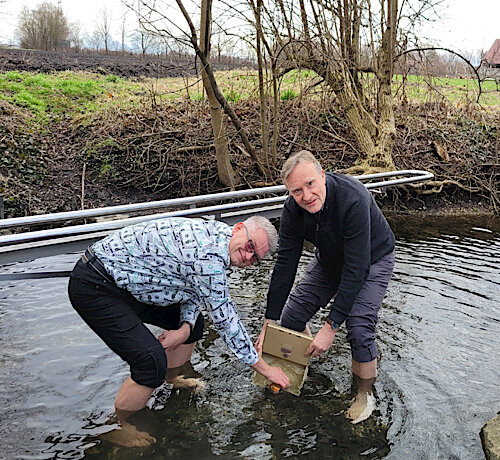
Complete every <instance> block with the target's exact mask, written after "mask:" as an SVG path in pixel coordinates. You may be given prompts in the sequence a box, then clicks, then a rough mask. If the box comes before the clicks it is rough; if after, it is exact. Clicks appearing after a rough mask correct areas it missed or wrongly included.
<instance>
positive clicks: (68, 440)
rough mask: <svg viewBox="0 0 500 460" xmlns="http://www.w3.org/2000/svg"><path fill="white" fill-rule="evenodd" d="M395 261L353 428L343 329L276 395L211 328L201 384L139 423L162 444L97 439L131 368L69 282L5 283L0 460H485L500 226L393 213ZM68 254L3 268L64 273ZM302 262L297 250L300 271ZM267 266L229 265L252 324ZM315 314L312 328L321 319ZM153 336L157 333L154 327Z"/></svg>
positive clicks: (198, 357)
mask: <svg viewBox="0 0 500 460" xmlns="http://www.w3.org/2000/svg"><path fill="white" fill-rule="evenodd" d="M391 224H392V226H393V228H394V229H395V233H396V237H397V258H396V268H395V274H394V277H393V280H392V281H391V284H390V286H389V290H388V292H387V296H386V299H385V301H384V308H383V311H382V312H381V319H380V323H379V329H378V344H379V351H380V356H381V357H380V365H379V378H378V380H377V383H376V391H377V397H378V400H379V405H378V410H377V412H376V415H375V417H372V418H371V419H370V420H368V421H366V422H363V423H361V424H359V425H356V426H353V425H351V424H349V423H348V422H347V421H346V420H345V417H344V411H345V410H346V409H347V407H348V406H349V401H350V397H351V395H350V352H349V348H348V346H347V345H346V343H345V340H344V338H345V333H343V332H342V331H341V332H340V333H339V335H338V338H337V339H336V341H335V343H334V346H333V347H332V349H331V350H330V352H329V353H328V354H327V356H325V357H323V358H321V359H316V360H314V361H313V362H312V365H311V367H310V372H309V376H308V379H307V381H306V384H305V386H304V389H303V391H302V394H301V396H300V397H298V398H297V397H295V396H292V395H289V394H280V395H272V394H271V393H270V392H269V391H268V390H263V389H261V388H255V387H253V386H252V384H251V375H252V372H251V370H250V369H249V368H246V367H244V366H243V365H241V364H240V363H239V362H238V361H237V360H236V359H235V358H234V356H232V355H231V354H230V352H229V351H228V349H227V348H226V347H225V345H224V344H223V343H222V340H221V339H220V338H219V337H218V336H217V335H216V334H215V333H214V332H213V330H212V329H211V328H208V329H207V330H206V331H205V335H204V338H203V340H202V341H201V342H200V343H199V345H198V347H197V349H196V351H195V353H194V355H193V360H192V367H189V368H187V369H186V373H188V374H191V375H200V376H201V377H202V378H203V379H204V380H205V381H206V383H207V389H206V390H205V391H204V392H203V393H201V394H198V395H191V394H189V393H187V392H185V391H180V392H174V393H172V394H170V392H169V391H168V389H164V390H163V391H160V392H159V393H158V394H157V396H156V398H155V399H154V400H152V401H150V404H149V406H150V407H149V408H148V409H145V410H143V411H141V412H139V413H138V414H136V415H135V416H134V419H133V421H134V423H136V424H137V426H138V427H139V428H140V429H142V430H145V431H148V432H150V433H151V434H153V435H154V436H155V437H156V438H157V440H158V442H157V443H156V444H155V445H153V446H151V447H148V448H141V449H126V448H118V447H115V446H112V445H109V444H107V443H105V442H101V441H100V440H99V438H98V435H99V434H100V433H103V432H106V431H108V430H110V429H112V428H113V427H114V425H113V424H112V421H111V420H110V417H109V416H110V414H111V413H112V412H113V401H114V396H115V394H116V392H117V390H118V389H119V387H120V385H121V383H122V381H123V380H124V379H125V378H126V377H127V375H128V368H127V366H126V365H125V364H124V363H123V362H121V361H120V359H119V358H118V357H116V356H115V355H114V354H113V353H112V352H111V351H109V350H108V349H107V348H106V347H105V346H104V344H103V343H101V342H100V340H99V339H98V337H97V336H95V335H94V334H93V333H92V331H91V330H90V329H89V328H88V327H87V326H86V325H85V324H84V323H83V321H82V320H81V319H80V318H79V317H78V315H77V314H76V313H75V312H74V311H73V310H72V308H71V305H70V304H69V301H68V299H67V294H66V285H67V279H64V278H59V279H50V280H47V279H43V280H23V281H11V282H7V281H4V282H0V340H1V347H0V366H1V370H2V372H1V373H0V403H1V406H2V411H1V412H0V430H1V433H0V434H1V438H0V458H6V459H14V458H30V459H31V458H32V459H35V458H36V459H49V458H89V459H93V458H110V459H135V458H139V457H143V458H148V459H161V458H236V457H242V458H249V459H252V458H255V459H274V458H293V457H297V456H299V455H300V456H306V457H307V456H309V457H310V458H326V457H328V458H353V459H354V458H382V457H386V458H394V459H401V458H409V459H425V458H433V459H434V458H443V459H449V458H457V459H458V458H460V459H462V458H468V459H469V458H473V459H474V458H484V456H483V453H482V449H481V443H480V440H479V431H480V429H481V427H482V425H483V424H484V423H485V422H486V421H487V420H488V419H490V418H492V417H493V416H494V415H495V414H496V413H497V412H498V410H500V391H499V389H498V388H499V387H498V383H499V381H500V372H499V361H500V314H499V311H500V307H499V300H498V299H499V293H500V262H499V254H500V221H499V220H498V219H489V220H488V219H482V220H473V219H471V218H468V219H453V220H452V219H443V218H440V219H437V218H435V219H430V218H428V219H424V220H416V219H412V220H404V219H401V218H399V219H397V220H393V221H392V222H391ZM76 257H77V256H76V255H75V254H67V255H64V256H58V257H52V258H45V259H39V260H37V261H32V262H28V263H20V264H12V265H8V266H5V267H2V270H3V271H4V272H11V273H14V272H26V271H30V270H39V271H43V270H47V269H56V270H65V269H68V268H69V267H70V266H71V265H72V264H73V262H74V261H75V259H76ZM311 257H312V253H311V252H306V253H305V254H304V256H303V259H302V262H301V267H300V270H301V271H303V270H304V268H305V264H306V263H307V261H308V260H309V259H310V258H311ZM271 270H272V262H270V261H269V262H265V263H263V264H262V265H260V266H259V267H253V268H250V269H247V270H244V271H243V270H240V271H234V272H232V273H231V275H230V279H231V293H232V295H233V298H234V300H235V303H236V304H237V306H238V309H239V311H240V313H241V316H242V317H243V320H244V321H245V323H246V324H247V326H248V329H249V332H250V333H251V334H252V335H254V336H256V335H257V333H258V332H259V331H260V326H261V321H262V314H263V308H264V305H265V297H266V290H267V283H268V281H269V276H270V272H271ZM319 316H320V318H318V319H317V320H315V321H314V322H313V323H312V329H313V330H317V329H318V327H319V326H320V323H321V318H322V317H323V316H324V315H319ZM153 331H154V332H157V331H158V329H153Z"/></svg>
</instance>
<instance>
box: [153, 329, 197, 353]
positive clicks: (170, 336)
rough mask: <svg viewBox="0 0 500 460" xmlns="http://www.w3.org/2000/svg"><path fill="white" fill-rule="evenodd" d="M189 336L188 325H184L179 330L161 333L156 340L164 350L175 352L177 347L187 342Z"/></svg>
mask: <svg viewBox="0 0 500 460" xmlns="http://www.w3.org/2000/svg"><path fill="white" fill-rule="evenodd" d="M190 334H191V329H190V327H189V324H187V323H184V324H183V325H182V326H181V327H180V328H179V329H174V330H172V331H163V332H162V333H161V334H160V335H159V336H158V340H159V341H160V343H161V344H162V346H163V348H164V349H165V350H175V349H176V348H177V347H178V346H179V345H182V344H183V343H184V342H185V341H186V340H187V338H188V337H189V335H190Z"/></svg>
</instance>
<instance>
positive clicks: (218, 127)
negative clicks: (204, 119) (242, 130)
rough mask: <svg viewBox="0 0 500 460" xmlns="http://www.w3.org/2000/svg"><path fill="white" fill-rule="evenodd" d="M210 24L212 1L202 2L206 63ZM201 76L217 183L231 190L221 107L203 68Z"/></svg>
mask: <svg viewBox="0 0 500 460" xmlns="http://www.w3.org/2000/svg"><path fill="white" fill-rule="evenodd" d="M211 23H212V1H211V0H202V2H201V22H200V50H201V52H202V53H204V54H205V56H206V59H207V61H209V60H210V26H211ZM201 76H202V79H203V87H204V88H205V91H206V92H207V98H208V103H209V105H210V119H211V121H212V131H213V133H214V144H215V154H216V156H217V172H218V175H219V181H220V182H221V183H222V184H224V185H225V186H227V187H230V188H232V189H233V188H234V187H235V186H236V185H237V182H238V181H237V178H236V174H235V173H234V170H233V167H232V166H231V162H230V160H229V148H228V144H229V143H228V140H227V136H226V127H225V125H224V120H223V118H222V114H223V111H222V107H221V105H220V104H219V101H218V100H217V98H216V97H215V93H214V90H213V88H212V85H211V83H210V80H209V77H208V74H207V72H206V69H205V67H203V68H202V70H201Z"/></svg>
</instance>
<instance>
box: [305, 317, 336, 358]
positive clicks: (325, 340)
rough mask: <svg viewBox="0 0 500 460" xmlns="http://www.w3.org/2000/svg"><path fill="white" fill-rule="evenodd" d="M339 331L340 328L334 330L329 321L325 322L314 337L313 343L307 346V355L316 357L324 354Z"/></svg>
mask: <svg viewBox="0 0 500 460" xmlns="http://www.w3.org/2000/svg"><path fill="white" fill-rule="evenodd" d="M337 331H338V329H336V330H334V329H332V327H331V326H330V325H329V324H328V323H325V325H324V326H323V327H322V328H321V329H320V330H319V331H318V333H317V334H316V336H315V337H314V340H313V341H312V343H311V345H309V347H308V348H307V350H306V353H305V355H306V356H308V355H311V356H314V357H316V356H319V355H321V354H323V353H324V352H325V351H327V350H328V349H329V348H330V347H331V346H332V343H333V340H334V339H335V334H336V333H337Z"/></svg>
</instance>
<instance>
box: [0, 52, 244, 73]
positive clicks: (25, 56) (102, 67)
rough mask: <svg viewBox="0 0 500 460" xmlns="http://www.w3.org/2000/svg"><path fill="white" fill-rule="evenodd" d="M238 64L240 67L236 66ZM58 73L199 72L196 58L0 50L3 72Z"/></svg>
mask: <svg viewBox="0 0 500 460" xmlns="http://www.w3.org/2000/svg"><path fill="white" fill-rule="evenodd" d="M236 64H237V65H236ZM241 65H242V63H241V62H238V63H236V62H235V63H234V64H232V63H227V64H222V65H221V64H217V63H215V64H214V65H213V67H214V68H215V69H216V70H224V69H229V68H234V67H235V66H241ZM11 70H20V71H27V72H44V73H47V72H58V71H65V70H82V71H88V72H97V73H102V74H113V75H119V76H121V77H181V76H187V75H194V74H195V73H196V68H195V59H194V56H182V57H177V56H170V57H165V56H139V55H136V54H131V53H118V52H110V54H103V53H97V52H88V51H86V52H82V53H75V52H69V51H68V52H66V51H61V52H55V51H40V50H21V49H7V48H0V71H1V72H6V71H11Z"/></svg>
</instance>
